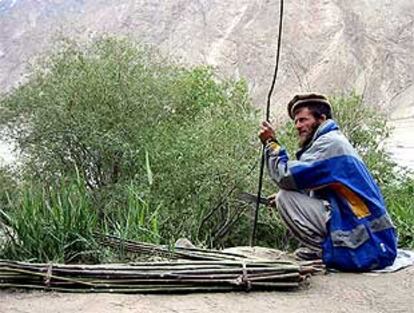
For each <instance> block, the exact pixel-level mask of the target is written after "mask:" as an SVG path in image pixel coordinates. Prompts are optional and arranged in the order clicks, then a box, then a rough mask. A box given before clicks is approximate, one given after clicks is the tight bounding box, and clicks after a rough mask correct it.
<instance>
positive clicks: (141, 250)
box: [96, 235, 246, 261]
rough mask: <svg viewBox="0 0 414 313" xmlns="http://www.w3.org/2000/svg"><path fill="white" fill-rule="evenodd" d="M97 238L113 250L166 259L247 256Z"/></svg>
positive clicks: (115, 238) (116, 238)
mask: <svg viewBox="0 0 414 313" xmlns="http://www.w3.org/2000/svg"><path fill="white" fill-rule="evenodd" d="M96 237H97V239H98V240H99V241H100V242H101V244H103V245H105V246H108V247H111V248H115V249H123V250H125V251H128V252H131V253H137V254H143V255H158V256H162V257H166V258H168V259H187V260H205V261H207V260H209V261H222V260H243V259H246V256H244V255H243V254H237V253H230V252H223V251H220V250H213V249H201V248H184V247H170V246H167V245H155V244H151V243H146V242H139V241H133V240H126V239H122V238H119V237H115V236H110V235H96Z"/></svg>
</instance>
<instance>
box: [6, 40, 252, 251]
mask: <svg viewBox="0 0 414 313" xmlns="http://www.w3.org/2000/svg"><path fill="white" fill-rule="evenodd" d="M0 106H1V108H2V114H1V117H0V122H1V124H2V126H3V127H4V128H5V129H6V131H5V132H6V134H7V135H8V136H9V138H11V139H12V140H15V141H16V143H17V145H18V147H19V149H20V151H22V153H23V158H22V160H23V168H22V173H23V174H22V177H21V179H22V181H28V182H33V183H36V184H40V185H42V186H46V187H48V186H56V185H60V184H61V181H62V178H66V177H74V176H76V175H77V173H76V172H77V171H79V172H80V175H79V177H81V178H82V179H83V182H84V184H85V192H87V193H88V197H90V199H91V201H92V205H93V207H94V209H95V210H96V214H97V216H98V219H99V221H105V223H100V225H101V224H102V225H105V227H107V229H98V230H99V231H107V232H114V233H117V234H124V235H128V236H130V237H131V236H132V237H133V238H134V239H140V240H151V241H155V242H159V241H161V242H170V241H173V240H174V239H175V238H178V237H181V236H186V237H191V238H192V239H193V240H194V241H196V242H198V243H203V244H207V245H218V244H221V243H222V242H223V241H224V240H225V238H226V236H227V235H228V233H229V230H230V229H231V226H232V225H234V224H235V223H236V222H240V223H247V222H246V218H244V216H243V214H244V212H245V210H246V206H245V205H241V204H240V203H238V202H236V201H234V199H233V198H232V196H233V195H234V194H236V193H237V192H238V191H240V190H246V189H247V188H248V186H249V185H251V184H252V182H251V181H250V179H249V177H248V173H249V171H250V168H251V166H252V162H254V161H255V158H256V157H257V155H258V150H257V149H256V147H255V146H254V144H256V146H258V145H257V140H256V138H255V133H256V127H257V123H258V121H257V116H256V112H255V110H254V109H253V108H252V107H251V104H250V101H249V98H248V94H247V87H246V84H245V83H244V82H243V81H232V80H226V79H220V78H219V77H218V76H216V75H215V74H214V72H213V70H212V69H211V68H209V67H204V66H199V67H194V68H189V69H188V68H184V67H182V66H181V65H178V64H175V63H173V62H172V61H170V60H166V59H164V58H162V57H161V56H160V55H158V54H157V52H155V51H154V50H151V49H150V48H148V47H144V46H141V45H138V44H136V43H133V42H131V41H129V40H126V39H114V38H105V39H102V40H99V41H97V42H94V43H92V44H89V45H78V44H76V43H73V42H68V41H66V42H63V43H62V44H61V45H60V48H59V49H58V50H57V51H56V52H55V53H54V54H52V55H51V56H47V57H44V58H42V59H40V60H39V62H37V65H36V66H34V68H33V69H32V71H31V74H30V76H29V77H28V81H27V82H26V83H24V84H23V85H21V86H19V87H18V88H16V89H14V90H12V91H11V92H10V93H9V94H7V95H4V96H3V97H2V99H1V103H0ZM253 143H254V144H253ZM227 195H229V196H227ZM131 196H132V198H131ZM141 200H142V201H141ZM144 204H145V205H144ZM141 205H144V206H145V210H146V212H145V216H152V217H154V218H150V221H151V222H150V223H153V225H152V226H151V227H145V229H146V230H147V228H148V229H151V234H150V235H149V236H146V235H145V232H142V231H139V229H142V228H143V227H142V226H143V225H142V224H143V220H142V219H141V217H140V215H139V214H138V212H136V211H134V210H135V208H136V206H141ZM18 207H19V205H16V208H15V209H18ZM116 212H119V214H118V213H116ZM117 218H120V219H121V220H117ZM243 219H244V220H245V221H244V222H243V221H241V220H243ZM132 221H134V222H133V225H132V224H131V222H132ZM108 225H109V226H108ZM97 227H100V226H97ZM154 233H156V235H155V236H153V234H154ZM246 242H247V238H241V239H239V243H246Z"/></svg>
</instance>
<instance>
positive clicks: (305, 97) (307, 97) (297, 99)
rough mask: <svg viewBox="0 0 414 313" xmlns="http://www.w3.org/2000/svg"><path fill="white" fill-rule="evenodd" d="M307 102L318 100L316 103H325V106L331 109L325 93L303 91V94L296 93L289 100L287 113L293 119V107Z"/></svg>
mask: <svg viewBox="0 0 414 313" xmlns="http://www.w3.org/2000/svg"><path fill="white" fill-rule="evenodd" d="M308 102H312V103H315V102H318V103H323V104H325V105H326V106H327V107H329V110H332V107H331V104H330V103H329V100H328V98H327V97H326V96H325V95H322V94H320V93H314V92H312V93H305V94H298V95H296V96H294V97H293V99H292V100H290V101H289V103H288V107H287V109H288V113H289V116H290V118H291V119H292V120H293V119H294V118H295V114H294V113H293V112H294V111H295V109H296V108H297V106H298V105H300V104H303V103H308Z"/></svg>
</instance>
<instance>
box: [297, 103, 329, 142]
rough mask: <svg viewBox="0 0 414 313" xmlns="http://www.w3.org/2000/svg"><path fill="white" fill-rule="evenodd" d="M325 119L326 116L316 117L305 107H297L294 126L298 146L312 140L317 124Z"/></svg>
mask: <svg viewBox="0 0 414 313" xmlns="http://www.w3.org/2000/svg"><path fill="white" fill-rule="evenodd" d="M325 120H326V118H322V119H316V118H315V117H314V116H313V115H312V113H311V111H310V110H309V109H308V108H307V107H304V108H301V109H298V111H297V112H296V113H295V120H294V121H295V128H296V129H297V130H298V136H299V145H300V147H302V148H303V147H305V146H306V145H307V144H308V143H309V142H310V141H311V140H312V137H313V135H314V134H315V132H316V130H317V129H318V127H319V125H321V124H322V122H323V121H325Z"/></svg>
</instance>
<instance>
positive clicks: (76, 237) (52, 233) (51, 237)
mask: <svg viewBox="0 0 414 313" xmlns="http://www.w3.org/2000/svg"><path fill="white" fill-rule="evenodd" d="M0 217H1V219H2V220H3V221H4V222H5V223H6V225H8V227H9V230H10V233H9V234H8V235H9V238H8V241H6V244H5V246H4V249H3V251H2V253H1V255H2V256H3V257H7V258H11V259H16V260H35V261H56V262H76V261H96V260H95V259H96V257H97V255H98V253H97V251H98V247H97V245H96V243H95V241H94V238H93V232H94V230H95V229H96V228H97V223H98V216H97V214H96V211H95V210H93V206H92V201H91V198H90V196H89V195H88V193H87V192H86V190H85V186H84V184H83V182H81V181H79V180H71V181H67V182H65V185H64V186H54V187H49V188H48V187H45V186H41V185H38V184H32V185H28V186H25V187H24V188H22V189H21V191H20V193H19V194H18V195H17V197H15V200H14V201H13V202H12V203H9V208H8V210H5V209H0Z"/></svg>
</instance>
